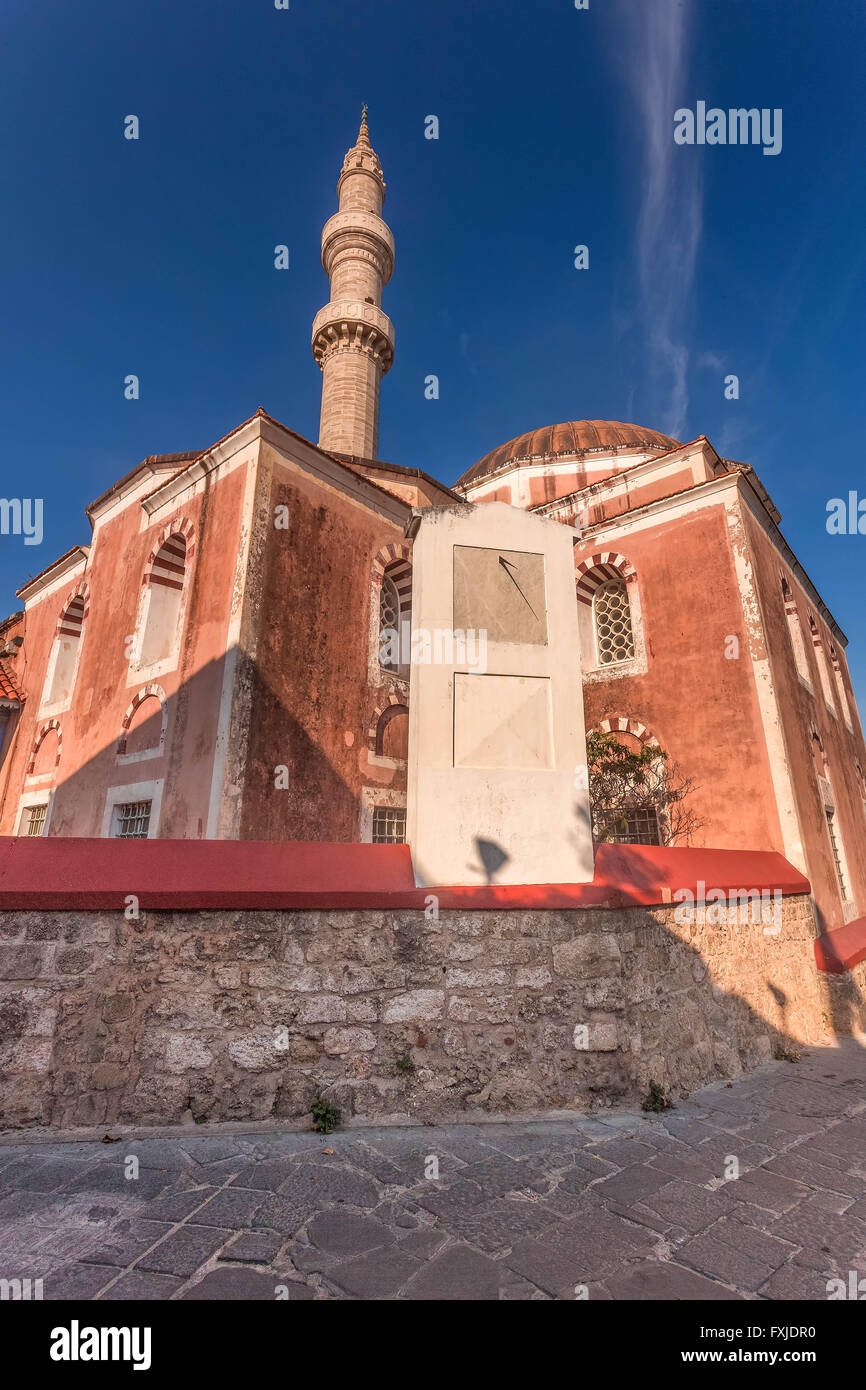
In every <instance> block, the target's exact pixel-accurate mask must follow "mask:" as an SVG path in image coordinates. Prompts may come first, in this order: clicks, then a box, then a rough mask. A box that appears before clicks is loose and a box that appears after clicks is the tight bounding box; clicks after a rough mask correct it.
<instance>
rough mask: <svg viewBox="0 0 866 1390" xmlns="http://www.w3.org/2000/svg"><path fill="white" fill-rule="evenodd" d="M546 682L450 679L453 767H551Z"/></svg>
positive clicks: (531, 678)
mask: <svg viewBox="0 0 866 1390" xmlns="http://www.w3.org/2000/svg"><path fill="white" fill-rule="evenodd" d="M552 744H553V740H552V736H551V704H550V681H549V680H548V679H547V678H546V677H537V676H489V675H484V676H477V675H464V674H461V673H455V676H454V766H455V767H475V768H491V769H494V768H501V769H505V768H511V769H514V768H523V769H526V770H527V771H544V770H545V769H547V768H552V767H553V748H552Z"/></svg>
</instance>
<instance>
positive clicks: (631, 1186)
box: [593, 1164, 670, 1202]
mask: <svg viewBox="0 0 866 1390" xmlns="http://www.w3.org/2000/svg"><path fill="white" fill-rule="evenodd" d="M669 1182H670V1176H669V1175H668V1174H667V1173H661V1172H659V1171H658V1170H657V1169H655V1168H651V1167H650V1166H649V1165H648V1164H637V1165H635V1167H633V1168H624V1169H623V1170H622V1172H621V1173H615V1174H614V1175H613V1177H611V1178H605V1179H604V1181H603V1182H600V1183H597V1184H596V1186H595V1187H594V1188H593V1195H594V1197H595V1198H596V1199H597V1200H598V1201H601V1202H605V1201H618V1202H640V1201H642V1200H643V1198H644V1197H646V1196H647V1195H648V1194H649V1193H651V1192H658V1190H659V1188H660V1187H666V1186H667V1184H668V1183H669Z"/></svg>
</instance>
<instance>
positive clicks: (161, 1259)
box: [138, 1225, 234, 1278]
mask: <svg viewBox="0 0 866 1390" xmlns="http://www.w3.org/2000/svg"><path fill="white" fill-rule="evenodd" d="M233 1234H234V1232H233V1231H220V1230H216V1229H214V1227H212V1226H192V1225H186V1226H178V1227H177V1229H176V1230H174V1231H172V1233H171V1235H169V1236H167V1237H166V1239H165V1240H164V1241H163V1242H162V1244H161V1245H158V1246H157V1247H156V1249H155V1250H151V1252H150V1254H148V1255H145V1256H144V1257H143V1259H141V1260H140V1261H139V1263H138V1268H139V1269H146V1270H151V1271H152V1272H153V1273H154V1274H177V1275H184V1276H186V1278H189V1276H190V1275H191V1274H195V1272H196V1270H197V1269H198V1268H199V1267H200V1266H201V1265H203V1264H204V1263H205V1261H206V1260H208V1259H209V1258H210V1256H211V1255H213V1254H214V1252H215V1251H216V1250H218V1249H219V1247H220V1246H221V1245H225V1243H226V1241H227V1240H229V1239H230V1238H231V1236H232V1235H233Z"/></svg>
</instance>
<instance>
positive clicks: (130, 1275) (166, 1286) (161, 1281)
mask: <svg viewBox="0 0 866 1390" xmlns="http://www.w3.org/2000/svg"><path fill="white" fill-rule="evenodd" d="M183 1283H184V1281H183V1279H173V1278H172V1277H171V1275H170V1274H146V1273H145V1271H144V1270H143V1269H130V1270H129V1271H128V1272H127V1273H126V1274H122V1275H121V1276H120V1278H119V1279H118V1280H117V1281H116V1282H115V1283H114V1284H112V1285H111V1288H109V1289H106V1290H105V1293H103V1294H102V1295H101V1296H100V1298H99V1302H100V1303H106V1302H118V1301H121V1300H129V1301H130V1302H133V1303H137V1302H138V1301H139V1300H142V1301H150V1302H157V1301H161V1300H167V1299H169V1298H171V1296H172V1294H173V1293H176V1292H177V1290H178V1289H181V1288H183Z"/></svg>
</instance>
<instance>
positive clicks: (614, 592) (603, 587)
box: [575, 550, 646, 680]
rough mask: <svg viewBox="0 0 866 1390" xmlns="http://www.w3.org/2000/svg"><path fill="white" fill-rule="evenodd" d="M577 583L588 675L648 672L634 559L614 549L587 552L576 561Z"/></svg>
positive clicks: (578, 612) (581, 636)
mask: <svg viewBox="0 0 866 1390" xmlns="http://www.w3.org/2000/svg"><path fill="white" fill-rule="evenodd" d="M575 581H576V586H577V590H576V592H577V621H578V630H579V633H580V649H581V661H582V664H583V670H584V679H587V678H588V679H590V680H594V679H595V680H597V679H599V678H601V679H607V678H608V677H610V676H613V675H614V674H617V673H618V672H620V671H621V673H622V674H623V675H626V674H635V673H638V672H641V671H645V670H646V651H645V646H644V640H643V623H642V620H641V611H640V595H639V590H638V584H637V575H636V573H635V569H634V566H633V565H632V564H631V562H630V561H629V560H627V559H626V557H625V556H624V555H620V554H619V553H618V552H617V551H613V550H605V551H599V552H598V553H597V554H595V555H587V556H585V557H584V558H583V559H582V560H580V561H579V563H578V564H577V567H576V570H575ZM626 663H631V664H626Z"/></svg>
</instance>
